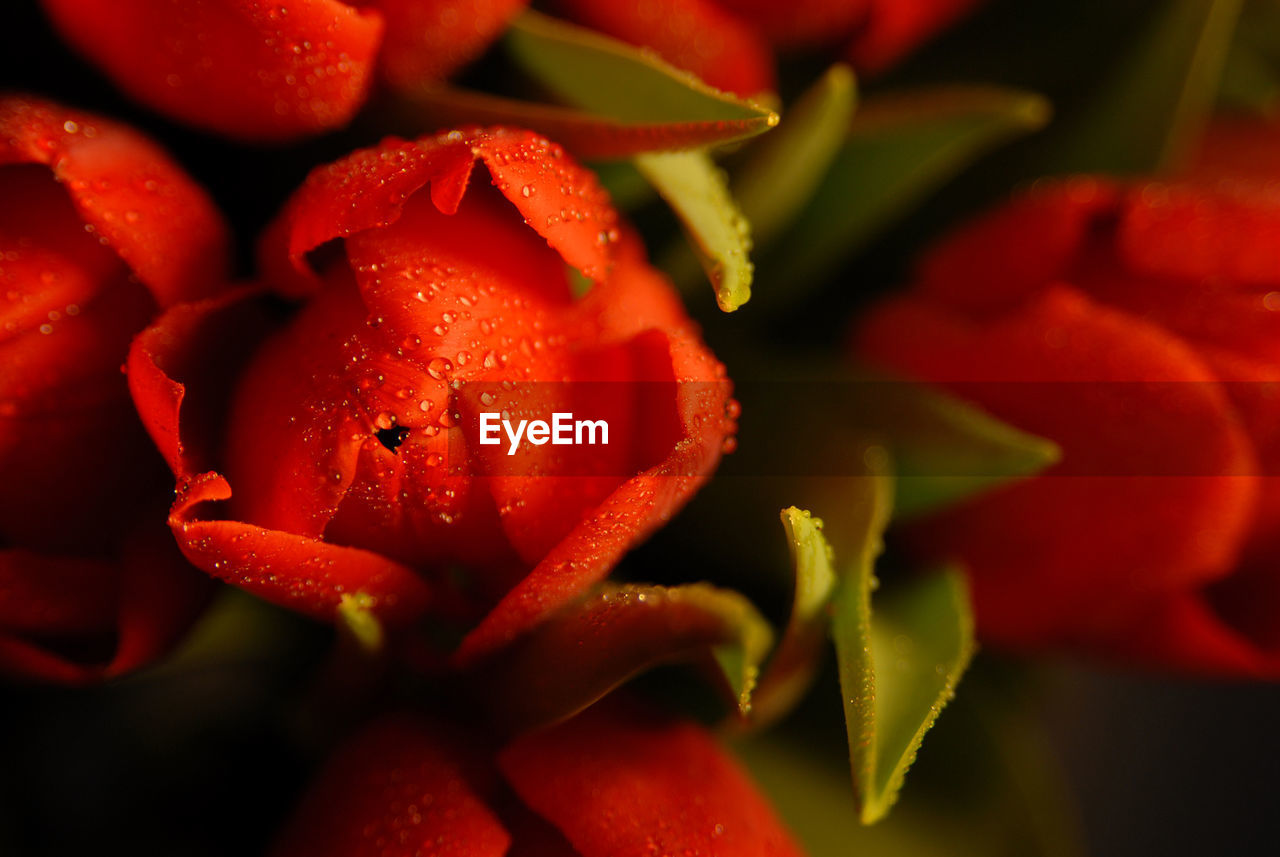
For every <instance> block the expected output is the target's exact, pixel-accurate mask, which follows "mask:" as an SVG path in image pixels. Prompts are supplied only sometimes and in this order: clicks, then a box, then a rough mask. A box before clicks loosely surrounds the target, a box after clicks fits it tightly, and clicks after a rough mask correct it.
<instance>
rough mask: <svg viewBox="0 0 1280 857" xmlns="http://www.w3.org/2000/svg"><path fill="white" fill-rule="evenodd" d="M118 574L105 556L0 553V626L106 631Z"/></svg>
mask: <svg viewBox="0 0 1280 857" xmlns="http://www.w3.org/2000/svg"><path fill="white" fill-rule="evenodd" d="M116 578H117V573H116V568H115V566H114V564H113V563H110V562H107V561H106V560H94V559H80V558H77V557H47V556H42V555H40V554H36V553H32V552H30V551H24V550H8V551H0V628H3V629H5V630H6V631H9V632H19V633H21V632H31V631H36V632H44V633H52V634H57V633H75V632H89V631H104V630H107V629H109V628H110V627H111V626H112V624H113V622H114V620H115V613H116V609H117V603H116V602H117V592H116V587H117V580H116Z"/></svg>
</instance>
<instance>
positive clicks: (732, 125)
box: [402, 84, 768, 160]
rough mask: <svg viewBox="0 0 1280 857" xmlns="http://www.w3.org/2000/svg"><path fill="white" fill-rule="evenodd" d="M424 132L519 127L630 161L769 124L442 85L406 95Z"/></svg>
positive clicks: (586, 152) (583, 153)
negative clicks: (627, 113) (597, 109)
mask: <svg viewBox="0 0 1280 857" xmlns="http://www.w3.org/2000/svg"><path fill="white" fill-rule="evenodd" d="M402 94H403V95H405V97H406V98H407V99H408V101H409V102H410V104H411V105H412V108H413V110H414V115H413V117H412V119H413V121H415V122H416V123H417V125H419V126H421V127H429V128H441V127H446V126H449V125H464V124H466V125H476V124H479V125H514V126H517V127H520V128H528V129H529V130H531V131H537V132H538V133H539V134H542V135H544V136H546V137H548V138H550V139H552V140H555V141H556V142H557V143H560V144H561V145H563V146H564V147H565V148H566V149H568V150H569V151H570V152H572V153H573V154H574V155H576V156H577V157H579V158H582V159H584V160H591V159H595V160H611V159H618V158H628V157H631V156H632V155H636V154H639V153H641V152H661V151H672V150H680V149H691V148H696V147H699V146H708V145H720V144H724V143H731V142H734V141H736V140H741V139H744V138H746V137H751V136H754V135H756V134H759V133H760V132H761V131H762V130H765V129H766V128H767V127H768V119H767V118H766V119H764V120H758V119H750V120H724V119H682V120H673V119H651V120H648V121H622V120H620V119H617V118H614V117H612V116H609V115H601V114H597V113H593V112H589V111H586V110H582V109H579V108H576V107H563V106H559V105H553V104H540V103H537V102H532V101H522V100H519V99H515V98H506V97H503V96H499V95H490V94H488V93H483V92H475V91H473V90H466V89H458V88H455V87H451V86H447V85H443V84H438V85H433V86H428V87H422V88H419V89H417V90H415V91H413V92H409V93H402Z"/></svg>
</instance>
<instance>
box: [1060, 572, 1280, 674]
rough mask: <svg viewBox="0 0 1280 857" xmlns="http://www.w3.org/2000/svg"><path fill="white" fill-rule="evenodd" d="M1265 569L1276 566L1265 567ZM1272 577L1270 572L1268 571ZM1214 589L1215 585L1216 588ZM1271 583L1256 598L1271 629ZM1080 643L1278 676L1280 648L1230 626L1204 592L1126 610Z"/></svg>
mask: <svg viewBox="0 0 1280 857" xmlns="http://www.w3.org/2000/svg"><path fill="white" fill-rule="evenodd" d="M1267 571H1268V572H1269V573H1273V572H1274V568H1268V570H1267ZM1272 576H1274V574H1273V575H1272ZM1215 588H1216V587H1215ZM1277 595H1278V593H1276V592H1275V586H1274V585H1273V586H1272V587H1271V592H1270V593H1269V597H1268V598H1266V599H1262V600H1261V601H1258V602H1255V609H1256V611H1257V614H1259V615H1260V614H1261V613H1262V612H1263V611H1265V610H1270V611H1271V613H1270V616H1269V618H1268V619H1267V620H1266V621H1267V622H1269V623H1270V628H1271V629H1272V630H1274V627H1275V623H1274V617H1275V610H1276V608H1277V605H1278V604H1280V601H1277ZM1082 642H1083V645H1084V646H1086V647H1091V648H1093V649H1095V650H1097V651H1098V652H1099V653H1100V654H1103V655H1105V656H1107V657H1111V658H1116V657H1119V658H1123V659H1125V660H1128V661H1132V662H1135V663H1140V664H1144V665H1147V666H1152V667H1159V668H1165V669H1169V668H1173V669H1177V670H1178V671H1180V672H1187V671H1190V672H1193V673H1200V674H1203V675H1205V676H1217V677H1221V676H1235V677H1238V678H1252V679H1268V680H1275V679H1277V678H1280V648H1277V646H1276V645H1275V641H1274V639H1273V640H1272V641H1271V644H1270V645H1269V646H1265V645H1263V644H1262V643H1261V642H1259V641H1258V640H1256V639H1252V638H1250V637H1249V636H1248V635H1246V634H1245V633H1242V631H1241V630H1239V629H1238V628H1236V627H1233V625H1232V624H1231V623H1229V622H1228V621H1227V620H1226V618H1225V617H1224V616H1223V614H1222V613H1220V612H1219V611H1218V610H1217V609H1215V608H1214V606H1212V605H1211V604H1210V599H1209V598H1208V597H1206V594H1205V593H1203V592H1185V593H1177V594H1175V595H1171V596H1169V597H1167V598H1163V599H1160V600H1157V601H1155V602H1153V603H1151V604H1147V605H1143V607H1142V608H1141V609H1140V610H1137V611H1134V612H1133V613H1131V614H1125V615H1123V616H1122V617H1121V619H1120V621H1119V622H1117V623H1116V625H1115V626H1114V627H1112V628H1108V629H1105V630H1103V631H1100V632H1098V633H1097V634H1094V635H1092V636H1090V637H1087V638H1085V639H1084V640H1083V641H1082Z"/></svg>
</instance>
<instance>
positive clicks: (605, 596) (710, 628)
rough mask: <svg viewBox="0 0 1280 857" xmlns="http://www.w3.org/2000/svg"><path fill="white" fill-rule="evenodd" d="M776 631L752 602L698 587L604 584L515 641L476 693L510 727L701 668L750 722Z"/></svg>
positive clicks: (549, 719) (479, 678) (484, 674)
mask: <svg viewBox="0 0 1280 857" xmlns="http://www.w3.org/2000/svg"><path fill="white" fill-rule="evenodd" d="M772 645H773V631H772V630H771V629H770V628H769V624H768V622H766V621H765V619H764V618H763V617H762V616H761V615H760V613H759V611H758V610H756V608H755V606H754V605H752V603H751V602H750V601H749V600H748V599H747V598H746V597H744V596H743V595H741V594H739V593H737V592H734V591H732V590H727V589H717V588H716V587H713V586H709V585H707V584H702V583H697V584H689V585H685V586H675V587H663V586H647V585H632V584H628V585H619V584H612V583H610V584H604V585H603V586H601V587H600V588H599V589H598V590H597V591H595V592H594V593H593V594H592V595H590V596H589V597H587V598H586V599H584V600H583V601H580V602H579V603H577V604H575V605H574V606H572V607H570V608H568V609H566V610H564V611H562V612H561V613H559V614H557V615H556V616H553V617H552V618H550V619H548V620H547V621H545V622H543V623H542V624H541V625H539V626H538V628H537V629H535V630H534V631H532V632H531V633H529V634H527V635H525V636H524V637H522V638H521V639H520V640H519V641H517V642H516V643H514V644H512V645H511V646H510V647H508V648H507V649H506V650H505V651H504V652H502V653H501V654H500V655H498V656H497V657H496V658H495V659H494V660H493V661H491V662H490V663H489V664H487V665H485V667H484V668H483V669H481V670H480V671H478V673H477V674H476V676H475V681H474V687H475V688H476V690H477V692H478V693H480V694H481V696H482V697H484V698H485V699H486V700H487V701H488V702H489V703H490V704H489V706H488V707H489V708H490V710H491V712H492V714H493V717H494V718H495V720H497V721H498V722H499V723H500V724H501V725H503V726H505V727H506V728H508V729H513V730H516V729H528V728H535V727H539V726H545V725H547V724H550V723H554V722H558V721H560V720H563V719H565V718H567V717H571V716H572V715H574V714H576V713H577V712H579V711H581V710H582V709H584V708H586V707H587V706H588V705H591V704H592V703H593V702H595V701H596V700H598V699H600V698H601V697H603V696H604V695H605V694H607V693H608V692H609V691H611V690H612V689H614V688H615V687H617V686H618V685H620V684H622V683H623V682H625V681H626V680H627V679H629V678H631V677H632V676H634V675H636V674H638V673H640V672H643V671H644V670H646V669H649V668H651V667H653V666H656V665H658V664H663V663H670V662H675V661H690V660H692V661H697V662H701V663H703V664H706V665H710V666H713V667H714V668H715V669H716V670H718V671H719V672H720V676H721V678H722V679H723V681H724V685H725V687H724V688H723V689H724V690H726V691H727V692H728V694H729V695H730V697H731V699H732V701H733V703H734V705H735V706H736V707H737V708H738V709H739V711H740V712H741V713H743V714H744V715H745V714H746V713H747V712H748V711H749V710H750V708H751V694H752V691H753V690H754V688H755V683H756V679H757V675H758V671H759V666H760V662H761V661H762V660H763V659H764V657H765V655H767V654H768V652H769V649H770V648H771V647H772Z"/></svg>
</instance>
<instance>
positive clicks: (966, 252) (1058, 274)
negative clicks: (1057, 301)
mask: <svg viewBox="0 0 1280 857" xmlns="http://www.w3.org/2000/svg"><path fill="white" fill-rule="evenodd" d="M1116 198H1117V192H1116V191H1115V189H1114V188H1112V187H1111V186H1109V185H1106V184H1103V183H1101V182H1098V181H1096V180H1093V179H1074V180H1071V181H1066V182H1050V183H1046V184H1044V185H1037V186H1036V187H1034V188H1033V189H1032V190H1031V192H1029V193H1026V194H1023V195H1021V196H1018V197H1015V198H1014V199H1012V200H1011V201H1010V202H1009V203H1007V204H1006V205H1002V206H1000V207H999V208H996V209H995V210H993V211H991V212H990V213H988V214H986V215H983V216H982V217H979V218H977V219H976V220H974V221H972V222H971V223H969V224H967V225H965V226H962V227H961V228H959V229H957V230H956V231H955V232H953V233H952V234H951V235H949V236H948V237H947V238H946V239H944V240H943V241H942V242H941V243H940V244H938V245H937V246H936V247H935V248H934V249H933V250H931V251H930V252H929V253H928V255H926V257H925V260H924V263H923V264H922V265H921V266H920V273H919V280H920V288H921V289H922V290H923V291H924V293H925V294H927V295H929V296H930V297H931V298H934V299H936V300H938V301H941V302H943V303H944V304H946V305H948V306H951V307H954V308H956V309H957V310H962V311H968V312H987V311H996V310H1001V309H1006V308H1008V307H1009V306H1010V305H1012V304H1016V303H1018V302H1019V301H1021V300H1023V299H1025V298H1028V297H1031V296H1032V295H1034V294H1035V293H1036V292H1038V291H1039V290H1040V289H1041V288H1043V287H1044V286H1045V285H1046V284H1048V283H1052V282H1054V281H1055V280H1059V279H1062V278H1064V277H1066V276H1067V274H1068V271H1069V270H1070V267H1071V264H1072V262H1073V260H1074V258H1075V254H1076V253H1077V252H1078V251H1079V250H1080V249H1081V247H1082V246H1083V245H1084V243H1085V241H1086V239H1087V238H1088V235H1089V229H1090V227H1091V226H1092V224H1093V223H1094V221H1095V219H1097V218H1099V217H1102V216H1104V215H1106V214H1108V213H1109V212H1111V211H1113V210H1114V207H1115V204H1116Z"/></svg>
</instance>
